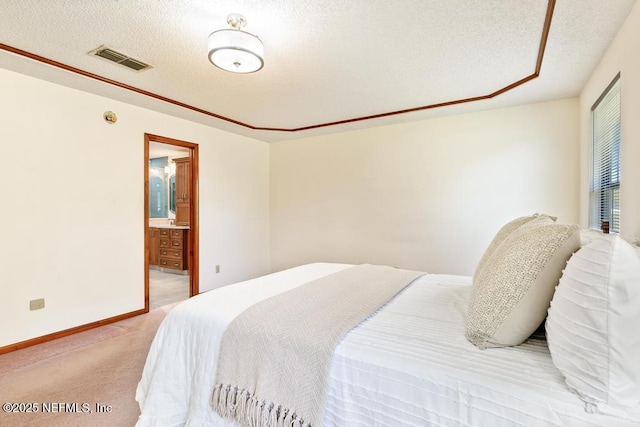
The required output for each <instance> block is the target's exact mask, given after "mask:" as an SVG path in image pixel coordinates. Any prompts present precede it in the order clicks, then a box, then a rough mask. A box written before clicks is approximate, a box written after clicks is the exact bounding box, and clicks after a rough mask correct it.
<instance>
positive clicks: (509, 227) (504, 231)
mask: <svg viewBox="0 0 640 427" xmlns="http://www.w3.org/2000/svg"><path fill="white" fill-rule="evenodd" d="M540 217H547V218H550V219H551V220H553V221H555V220H556V217H554V216H549V215H546V214H537V213H536V214H533V215H529V216H521V217H519V218H516V219H514V220H511V221H509V222H508V223H506V224H505V225H503V226H502V227H501V228H500V230H498V232H497V233H496V235H495V237H494V238H493V240H492V241H491V243H489V246H488V247H487V249H485V251H484V254H482V258H480V262H478V265H477V266H476V271H475V273H474V274H473V275H474V276H476V275H477V274H478V273H480V271H481V270H482V267H484V264H485V263H486V262H487V260H488V259H489V258H491V255H493V253H494V252H495V250H496V249H498V247H499V246H500V245H501V244H502V242H504V239H506V238H507V237H509V235H510V234H511V233H513V232H514V231H515V230H517V229H518V228H519V227H520V226H521V225H524V224H526V223H527V222H529V221H531V220H534V219H536V218H540Z"/></svg>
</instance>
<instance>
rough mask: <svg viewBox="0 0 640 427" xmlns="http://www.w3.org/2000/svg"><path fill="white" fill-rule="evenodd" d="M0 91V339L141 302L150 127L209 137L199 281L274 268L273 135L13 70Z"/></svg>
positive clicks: (203, 162)
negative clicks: (32, 305) (210, 123)
mask: <svg viewBox="0 0 640 427" xmlns="http://www.w3.org/2000/svg"><path fill="white" fill-rule="evenodd" d="M0 94H2V95H1V96H0V117H2V125H1V126H0V150H1V151H0V152H2V160H3V161H2V167H1V168H0V181H1V182H2V188H3V192H2V196H3V209H1V210H0V212H1V213H0V224H2V228H1V229H2V232H1V235H2V245H0V325H2V326H1V327H0V347H1V346H4V345H9V344H13V343H16V342H20V341H24V340H27V339H30V338H34V337H38V336H42V335H45V334H49V333H52V332H57V331H60V330H64V329H68V328H72V327H75V326H79V325H83V324H86V323H90V322H93V321H97V320H101V319H105V318H109V317H112V316H117V315H120V314H123V313H127V312H131V311H134V310H138V309H141V308H143V306H144V291H143V279H144V276H143V275H144V241H143V238H144V229H143V227H144V211H143V208H144V188H143V172H144V170H143V156H144V152H143V149H144V133H145V132H148V133H153V134H157V135H162V136H166V137H170V138H176V139H181V140H185V141H190V142H194V143H197V144H199V155H200V207H199V208H200V289H201V290H207V289H211V288H215V287H218V286H222V285H225V284H228V283H232V282H235V281H238V280H242V279H247V278H251V277H255V276H258V275H261V274H265V273H267V272H268V269H269V219H268V218H269V146H268V144H266V143H264V142H260V141H256V140H252V139H249V138H246V137H241V136H237V135H233V134H230V133H227V132H224V131H220V130H216V129H213V128H210V127H207V126H203V125H200V124H195V123H192V122H189V121H186V120H182V119H177V118H174V117H170V116H167V115H163V114H160V113H156V112H153V111H150V110H145V109H142V108H138V107H134V106H132V105H128V104H124V103H121V102H117V101H114V100H111V99H108V98H104V97H100V96H96V95H92V94H88V93H85V92H81V91H78V90H73V89H69V88H66V87H63V86H59V85H55V84H52V83H49V82H45V81H42V80H38V79H35V78H32V77H28V76H24V75H21V74H17V73H14V72H11V71H7V70H3V69H0ZM107 110H112V111H114V112H116V114H117V115H118V122H117V123H116V124H114V125H108V124H106V123H105V122H104V120H103V119H102V114H103V112H104V111H107ZM215 264H220V265H221V273H220V274H215V272H214V268H213V266H214V265H215ZM36 298H45V300H46V306H45V308H44V309H42V310H37V311H29V301H30V300H32V299H36Z"/></svg>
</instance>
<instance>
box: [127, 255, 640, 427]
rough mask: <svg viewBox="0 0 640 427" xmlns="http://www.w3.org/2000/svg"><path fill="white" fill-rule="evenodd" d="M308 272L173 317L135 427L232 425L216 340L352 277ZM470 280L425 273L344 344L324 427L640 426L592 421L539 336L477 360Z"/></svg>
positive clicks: (239, 288)
mask: <svg viewBox="0 0 640 427" xmlns="http://www.w3.org/2000/svg"><path fill="white" fill-rule="evenodd" d="M349 267H350V265H348V264H333V263H315V264H308V265H304V266H300V267H296V268H292V269H289V270H284V271H281V272H278V273H273V274H270V275H267V276H264V277H261V278H257V279H253V280H248V281H245V282H241V283H237V284H234V285H230V286H226V287H223V288H219V289H215V290H213V291H210V292H207V293H204V294H201V295H198V296H196V297H194V298H191V299H190V300H188V301H185V302H183V303H181V304H179V305H178V306H176V307H175V308H174V309H172V310H171V311H170V312H169V314H168V315H167V317H166V319H165V321H164V322H163V323H162V325H161V326H160V328H159V330H158V332H157V335H156V337H155V339H154V341H153V344H152V346H151V349H150V351H149V355H148V358H147V362H146V365H145V368H144V372H143V375H142V379H141V381H140V383H139V385H138V389H137V391H136V400H137V401H138V403H139V405H140V408H141V416H140V419H139V421H138V424H137V425H138V426H178V425H186V426H203V425H208V426H219V427H223V426H233V425H235V424H233V423H232V422H229V421H226V420H224V419H222V418H220V417H219V416H218V415H217V414H216V413H215V412H214V411H213V410H212V409H211V404H210V401H211V394H212V389H213V387H214V379H215V374H216V361H217V358H218V350H219V346H220V341H221V339H222V336H223V334H224V331H225V329H226V327H227V326H228V325H229V324H230V322H231V321H232V320H233V319H234V318H235V317H236V316H238V315H239V314H240V313H241V312H242V311H244V310H245V309H247V308H249V307H250V306H252V305H253V304H255V303H257V302H259V301H261V300H263V299H265V298H268V297H271V296H273V295H277V294H281V293H283V292H286V291H288V290H290V289H292V288H295V287H297V286H299V285H302V284H304V283H306V282H309V281H311V280H315V279H317V278H320V277H323V276H327V275H330V274H332V273H335V272H338V271H341V270H344V269H347V268H349ZM471 283H472V278H471V277H464V276H453V275H442V274H425V275H423V276H421V277H419V278H418V279H416V280H415V281H413V282H412V283H411V284H410V285H409V286H408V287H407V288H405V289H404V290H403V291H401V292H400V293H399V294H398V295H397V296H396V297H395V298H393V299H392V300H391V301H390V302H389V303H387V304H386V305H384V306H383V307H382V308H381V309H380V310H378V311H377V312H376V314H375V315H373V316H371V317H370V318H368V319H367V320H365V321H364V322H362V323H361V324H360V325H358V326H357V327H356V328H354V329H353V330H351V331H350V332H349V333H347V334H346V336H344V338H343V339H342V340H341V341H340V343H339V344H338V346H337V347H336V349H335V352H334V353H333V357H332V359H331V363H330V370H329V379H328V389H327V395H326V403H325V406H324V415H323V417H322V418H323V425H324V426H362V427H365V426H366V427H369V426H527V427H531V426H594V427H595V426H616V427H618V426H636V427H637V426H639V425H640V422H639V420H640V416H638V414H628V415H623V416H620V417H612V416H608V415H602V414H593V413H587V412H586V411H585V405H584V403H583V402H582V401H581V400H580V399H579V398H578V396H576V395H575V394H573V393H571V392H570V391H569V389H568V388H567V385H566V384H565V380H564V378H563V376H562V374H561V373H560V371H559V370H558V369H557V368H556V367H555V366H554V364H553V362H552V359H551V356H550V353H549V349H548V347H547V343H546V341H545V338H544V334H542V335H536V334H534V335H533V336H532V337H530V338H529V339H528V340H527V341H525V342H524V343H523V344H521V345H519V346H515V347H505V348H495V349H488V350H480V349H479V348H477V347H475V346H474V345H472V344H471V343H469V341H468V340H467V339H465V316H466V315H467V307H468V303H469V298H470V295H471Z"/></svg>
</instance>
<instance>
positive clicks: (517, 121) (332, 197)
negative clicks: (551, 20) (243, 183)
mask: <svg viewBox="0 0 640 427" xmlns="http://www.w3.org/2000/svg"><path fill="white" fill-rule="evenodd" d="M577 105H578V100H577V98H573V99H567V100H561V101H555V102H547V103H541V104H534V105H526V106H522V107H515V108H507V109H501V110H494V111H486V112H480V113H473V114H467V115H460V116H453V117H446V118H439V119H432V120H425V121H420V122H413V123H408V124H401V125H394V126H387V127H380V128H375V129H368V130H361V131H354V132H349V133H339V134H334V135H328V136H320V137H314V138H308V139H299V140H292V141H283V142H277V143H272V144H271V168H270V169H271V220H270V221H271V268H272V270H274V271H276V270H280V269H283V268H286V267H290V266H294V265H298V264H302V263H307V262H315V261H336V262H348V263H363V262H368V263H380V264H388V265H392V266H398V267H403V268H411V269H418V270H425V271H428V272H433V273H453V274H465V275H470V274H472V273H473V269H474V268H475V265H476V263H477V261H478V259H479V258H480V256H481V254H482V252H483V251H484V249H485V247H486V246H487V245H488V243H489V241H490V240H491V238H492V237H493V235H494V234H495V232H496V231H497V229H498V228H499V227H500V226H501V225H502V224H504V223H505V222H506V221H508V220H510V219H512V218H514V217H516V216H518V215H523V214H530V213H533V212H547V213H550V214H554V215H557V216H558V217H559V219H558V220H559V221H562V222H577V221H578V204H579V202H578V198H579V196H578V177H579V164H578V161H579V154H578V153H579V149H578V139H579V137H578V106H577Z"/></svg>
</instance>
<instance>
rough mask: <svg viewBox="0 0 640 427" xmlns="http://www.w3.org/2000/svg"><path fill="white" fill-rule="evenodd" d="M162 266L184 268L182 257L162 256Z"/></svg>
mask: <svg viewBox="0 0 640 427" xmlns="http://www.w3.org/2000/svg"><path fill="white" fill-rule="evenodd" d="M159 265H160V267H165V268H175V269H176V270H184V267H183V266H184V264H183V262H182V259H171V258H160V263H159Z"/></svg>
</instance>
